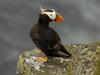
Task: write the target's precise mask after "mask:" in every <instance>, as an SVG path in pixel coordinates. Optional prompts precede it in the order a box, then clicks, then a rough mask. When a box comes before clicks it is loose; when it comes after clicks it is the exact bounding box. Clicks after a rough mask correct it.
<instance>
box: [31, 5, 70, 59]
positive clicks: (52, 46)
mask: <svg viewBox="0 0 100 75" xmlns="http://www.w3.org/2000/svg"><path fill="white" fill-rule="evenodd" d="M63 20H64V18H63V16H61V15H60V14H59V13H58V12H56V11H55V10H54V9H44V8H42V7H40V13H39V19H38V21H37V23H36V24H34V26H33V27H32V29H31V31H30V37H31V39H32V40H33V42H34V44H35V45H36V46H37V47H38V48H39V49H40V50H41V51H42V52H43V53H44V54H45V55H46V56H47V57H64V58H70V57H71V54H70V53H69V52H68V51H67V50H66V48H65V47H64V46H63V44H62V43H61V39H60V37H59V35H58V33H57V32H56V31H55V30H54V29H53V28H52V27H50V26H49V23H50V22H56V23H61V22H63Z"/></svg>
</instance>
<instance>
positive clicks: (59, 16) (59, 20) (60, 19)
mask: <svg viewBox="0 0 100 75" xmlns="http://www.w3.org/2000/svg"><path fill="white" fill-rule="evenodd" d="M63 21H64V18H63V16H61V15H57V16H56V18H55V22H57V23H61V22H63Z"/></svg>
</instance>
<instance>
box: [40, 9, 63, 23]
mask: <svg viewBox="0 0 100 75" xmlns="http://www.w3.org/2000/svg"><path fill="white" fill-rule="evenodd" d="M40 9H41V14H46V15H48V17H49V18H50V19H51V20H52V21H56V22H62V21H63V17H62V16H61V15H60V14H58V13H57V12H55V10H53V9H43V8H41V7H40Z"/></svg>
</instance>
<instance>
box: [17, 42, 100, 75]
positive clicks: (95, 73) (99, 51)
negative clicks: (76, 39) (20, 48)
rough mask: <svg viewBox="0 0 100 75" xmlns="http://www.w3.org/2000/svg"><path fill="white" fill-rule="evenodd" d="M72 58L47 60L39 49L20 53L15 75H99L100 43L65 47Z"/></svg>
mask: <svg viewBox="0 0 100 75" xmlns="http://www.w3.org/2000/svg"><path fill="white" fill-rule="evenodd" d="M65 47H66V49H67V50H68V51H69V52H70V53H71V54H72V58H70V59H69V58H66V59H64V58H58V57H50V58H47V57H46V56H45V55H44V54H43V53H42V52H41V50H39V49H33V50H29V51H26V52H24V53H22V54H21V55H20V57H19V60H18V63H17V75H100V72H99V71H100V43H99V42H98V43H93V44H89V45H86V44H73V45H66V46H65Z"/></svg>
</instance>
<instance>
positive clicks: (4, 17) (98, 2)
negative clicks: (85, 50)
mask: <svg viewBox="0 0 100 75" xmlns="http://www.w3.org/2000/svg"><path fill="white" fill-rule="evenodd" d="M40 6H42V7H44V8H53V9H55V10H56V11H58V12H59V13H61V14H62V15H63V16H64V23H62V24H56V23H51V26H52V27H53V28H54V29H56V31H57V32H58V33H59V35H60V36H61V39H62V43H63V44H71V43H85V44H88V43H90V42H95V41H97V40H100V0H40V1H39V0H0V75H15V74H16V63H17V60H18V56H19V54H21V53H22V52H23V51H25V50H31V49H33V48H35V45H34V44H33V42H32V40H31V39H30V37H29V32H30V29H31V27H32V26H33V24H35V23H36V21H37V20H38V14H39V11H40V9H39V7H40Z"/></svg>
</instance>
